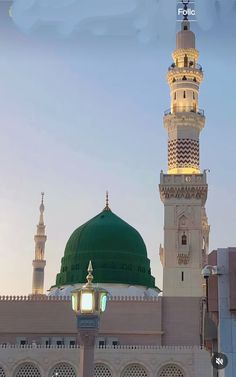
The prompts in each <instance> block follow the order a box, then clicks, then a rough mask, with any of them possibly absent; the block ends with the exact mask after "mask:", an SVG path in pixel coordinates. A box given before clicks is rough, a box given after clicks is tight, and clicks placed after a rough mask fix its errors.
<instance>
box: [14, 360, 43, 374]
mask: <svg viewBox="0 0 236 377" xmlns="http://www.w3.org/2000/svg"><path fill="white" fill-rule="evenodd" d="M14 376H15V377H41V374H40V371H39V369H38V368H37V367H36V365H34V364H33V363H24V364H21V365H20V366H19V367H18V368H17V371H16V372H15V374H14Z"/></svg>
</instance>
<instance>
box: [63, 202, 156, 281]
mask: <svg viewBox="0 0 236 377" xmlns="http://www.w3.org/2000/svg"><path fill="white" fill-rule="evenodd" d="M90 260H91V261H92V264H93V269H94V282H95V283H96V282H97V283H110V284H129V285H143V286H146V287H149V288H151V287H155V279H154V278H153V277H152V276H151V270H150V260H149V259H148V257H147V250H146V246H145V243H144V241H143V239H142V237H141V236H140V234H139V233H138V232H137V231H136V230H135V229H134V228H133V227H132V226H130V225H129V224H127V223H126V222H125V221H123V220H122V219H121V218H120V217H118V216H116V215H115V214H114V213H113V212H112V211H111V210H110V209H109V208H108V207H106V208H105V209H104V210H103V211H102V212H101V213H99V214H98V215H97V216H95V217H94V218H93V219H91V220H89V221H88V222H86V223H85V224H83V225H81V226H80V227H79V228H78V229H76V230H75V231H74V232H73V233H72V235H71V237H70V238H69V240H68V242H67V244H66V248H65V253H64V257H63V258H62V260H61V270H60V273H59V274H57V278H56V286H63V285H71V284H77V283H85V281H86V275H87V268H88V263H89V261H90Z"/></svg>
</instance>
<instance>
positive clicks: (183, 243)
mask: <svg viewBox="0 0 236 377" xmlns="http://www.w3.org/2000/svg"><path fill="white" fill-rule="evenodd" d="M181 244H182V245H187V236H186V234H185V233H184V234H183V235H182V238H181Z"/></svg>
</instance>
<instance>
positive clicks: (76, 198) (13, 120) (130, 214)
mask: <svg viewBox="0 0 236 377" xmlns="http://www.w3.org/2000/svg"><path fill="white" fill-rule="evenodd" d="M37 1H39V0H24V4H25V8H26V5H27V6H28V8H27V9H23V8H16V9H15V11H14V8H13V11H14V12H15V13H14V12H13V19H11V18H10V17H9V16H8V11H7V9H8V8H9V5H10V2H3V3H1V4H0V11H1V12H0V18H1V20H0V46H1V47H0V48H1V51H0V114H1V122H0V129H1V138H0V167H1V186H0V256H1V263H0V281H1V289H0V294H13V293H16V294H27V293H29V292H30V290H31V279H32V266H31V263H32V259H33V256H34V240H33V236H34V234H35V231H36V224H37V222H38V215H39V212H38V207H39V202H40V192H41V191H42V190H43V191H45V206H46V212H45V221H46V225H47V235H48V241H47V244H46V259H47V266H46V271H45V272H46V279H45V285H46V288H48V287H50V286H51V285H52V284H54V282H55V276H56V273H57V272H58V271H59V268H60V259H61V257H62V256H63V252H64V247H65V244H66V241H67V239H68V237H69V235H70V234H71V233H72V231H73V230H74V229H75V228H76V227H78V226H79V225H81V224H82V223H83V222H85V221H86V220H88V219H89V218H91V217H93V216H94V215H96V214H97V213H98V212H100V210H101V209H102V208H103V207H104V200H105V199H104V198H105V191H106V189H108V190H109V191H110V202H111V208H112V210H113V211H114V212H115V213H116V214H117V215H119V216H120V217H122V218H123V219H124V220H126V221H127V222H129V223H130V224H131V225H133V226H134V227H135V228H136V229H137V230H139V232H140V233H141V234H142V236H143V238H144V241H145V243H146V245H147V248H148V253H149V257H150V259H151V265H152V271H153V274H154V275H155V276H156V277H157V284H158V285H159V286H161V278H162V276H161V270H162V269H161V266H160V262H159V255H158V249H159V244H160V243H161V242H162V241H163V230H162V229H163V206H162V203H161V201H160V199H159V193H158V183H159V173H160V170H161V169H164V170H165V169H166V166H167V135H166V131H165V130H164V128H163V124H162V116H163V111H164V110H165V109H167V108H168V107H169V105H170V103H169V89H168V86H167V83H166V80H165V76H166V71H167V68H168V66H169V65H170V64H171V63H172V60H171V53H172V51H173V49H174V44H175V32H176V22H175V18H176V15H175V1H174V0H168V1H166V0H159V2H158V1H156V0H147V1H145V2H143V6H144V8H139V7H140V2H139V0H130V2H129V1H127V2H126V4H128V6H129V7H130V8H129V9H128V10H125V8H123V9H117V8H116V6H117V1H116V0H110V4H112V2H114V4H113V5H114V9H113V8H111V9H109V12H110V13H111V14H113V16H112V17H111V15H109V14H107V12H105V10H106V9H107V8H106V7H105V5H106V2H105V0H104V4H103V5H104V9H105V10H104V12H105V14H104V16H101V14H100V15H98V14H97V13H96V12H95V10H96V9H97V10H98V8H96V7H98V5H97V2H96V1H95V0H91V1H90V2H91V4H92V3H93V4H92V5H93V6H94V8H93V10H94V13H93V14H90V15H89V14H86V17H85V18H84V19H83V17H82V20H81V19H79V21H78V20H75V19H73V22H72V21H71V23H70V22H68V19H69V20H70V17H69V16H68V17H69V18H66V21H65V20H64V19H63V17H64V16H63V17H59V20H60V22H59V21H58V19H56V20H55V17H54V14H55V12H52V9H51V8H50V9H47V4H48V1H49V0H41V4H43V5H44V8H43V12H44V13H42V9H41V10H40V13H37V12H39V8H37ZM50 1H51V3H50V4H54V5H55V3H54V1H52V0H50ZM57 1H58V3H57V4H59V5H61V6H63V7H62V9H61V13H60V15H64V14H66V12H65V9H67V7H69V6H70V7H72V6H73V3H74V0H60V1H59V0H57ZM79 1H80V2H83V1H84V0H77V3H79ZM101 1H102V0H101ZM120 1H121V0H120ZM63 2H64V5H63V4H62V3H63ZM20 3H21V0H18V5H17V6H18V7H19V4H20ZM69 3H70V4H69ZM135 4H136V5H135ZM121 5H122V6H125V5H124V3H123V2H122V1H121V2H120V6H121ZM197 6H198V8H197V12H198V22H196V23H195V24H194V25H193V28H194V29H195V31H196V34H197V47H198V49H199V50H200V54H201V55H200V63H201V64H202V65H203V68H204V72H205V80H204V83H203V85H202V87H201V94H200V107H201V108H204V109H205V112H206V116H207V122H206V128H205V130H204V131H203V133H202V135H201V166H202V168H203V169H204V168H210V169H211V173H210V174H209V199H208V202H207V212H208V216H209V222H210V224H211V236H210V241H211V249H213V248H216V247H227V246H235V245H236V235H235V224H236V194H235V193H236V174H235V173H236V168H235V161H236V157H235V139H236V131H235V87H236V76H235V74H234V70H235V59H236V52H235V46H236V26H235V17H236V11H235V9H236V8H234V7H235V2H234V1H231V0H225V1H218V2H215V1H213V0H212V1H211V0H209V1H208V2H207V7H206V2H205V1H204V0H201V1H200V0H199V1H198V2H197ZM91 9H92V8H91ZM118 11H119V12H120V13H119V15H117V16H116V12H118ZM17 12H18V13H17ZM29 12H30V13H29ZM72 13H74V11H73V10H72ZM56 14H57V15H58V10H57V13H56ZM45 15H47V17H46V16H45ZM141 15H142V16H141ZM143 15H145V17H143ZM150 15H152V17H151V16H150ZM32 20H33V21H34V22H33V21H32ZM71 24H73V27H70V25H71ZM26 26H27V27H26ZM131 26H132V27H131ZM177 26H178V25H177ZM138 30H139V31H138Z"/></svg>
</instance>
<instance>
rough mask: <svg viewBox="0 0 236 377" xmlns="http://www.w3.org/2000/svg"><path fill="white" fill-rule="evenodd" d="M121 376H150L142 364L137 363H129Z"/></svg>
mask: <svg viewBox="0 0 236 377" xmlns="http://www.w3.org/2000/svg"><path fill="white" fill-rule="evenodd" d="M121 377H149V374H148V372H147V370H146V369H145V368H144V367H143V366H142V365H140V364H136V363H135V364H129V365H127V366H126V368H125V369H124V370H123V372H122V374H121Z"/></svg>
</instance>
